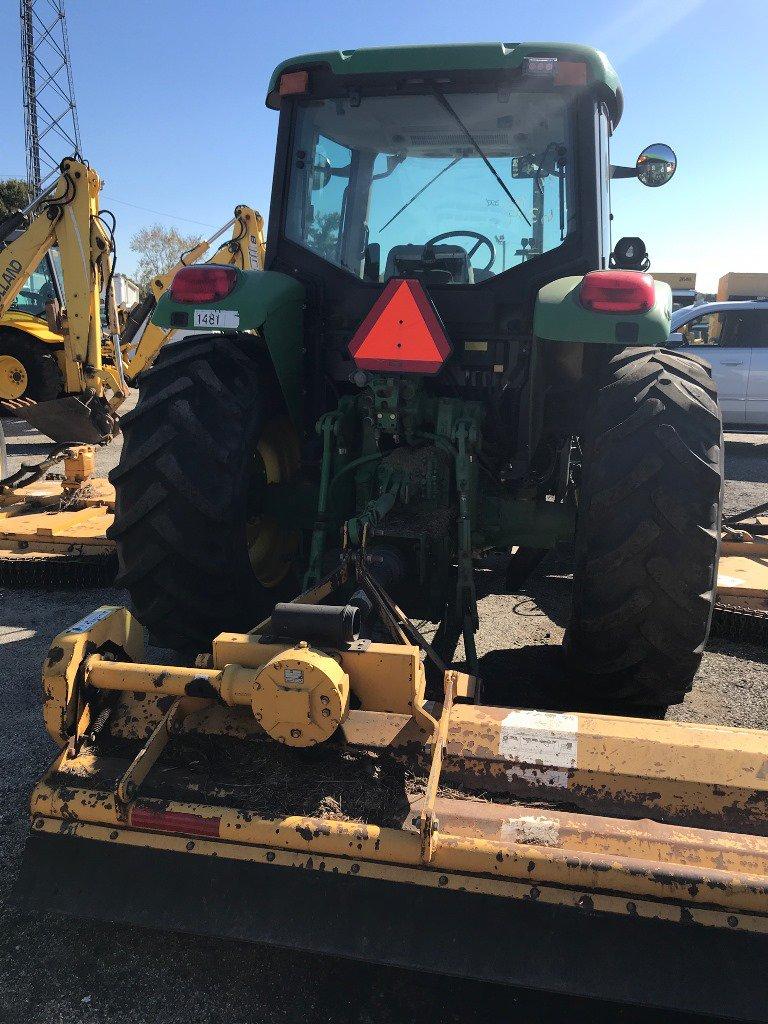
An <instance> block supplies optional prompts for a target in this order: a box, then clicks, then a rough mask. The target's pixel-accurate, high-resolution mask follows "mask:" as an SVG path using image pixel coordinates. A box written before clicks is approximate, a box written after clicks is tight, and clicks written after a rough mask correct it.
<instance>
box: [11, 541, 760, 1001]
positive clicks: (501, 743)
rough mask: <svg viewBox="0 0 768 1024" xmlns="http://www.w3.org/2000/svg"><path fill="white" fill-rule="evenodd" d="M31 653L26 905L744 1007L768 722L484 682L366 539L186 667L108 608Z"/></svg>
mask: <svg viewBox="0 0 768 1024" xmlns="http://www.w3.org/2000/svg"><path fill="white" fill-rule="evenodd" d="M355 577H357V579H356V583H357V586H358V590H356V591H355V594H354V595H353V597H352V600H351V602H350V603H348V604H347V605H340V606H334V605H328V604H319V603H318V602H320V601H327V600H328V599H329V598H331V597H332V596H333V593H334V592H335V591H336V589H337V588H339V587H342V586H344V585H345V584H347V585H348V583H349V580H350V579H355ZM370 605H374V606H375V607H376V608H377V609H378V612H379V615H380V619H381V623H382V624H383V625H385V626H386V628H387V629H388V631H389V638H388V640H387V642H372V641H368V640H361V639H359V635H358V629H359V617H360V613H361V607H365V606H370ZM425 664H426V665H429V666H430V667H431V668H432V669H433V670H435V669H436V670H439V671H440V672H441V673H442V678H443V689H444V696H443V699H442V700H441V701H433V700H427V699H426V698H425V688H426V673H425ZM43 677H44V716H45V723H46V727H47V729H48V732H49V733H50V735H51V737H52V738H53V739H54V740H55V742H56V743H57V744H58V745H59V746H60V747H61V753H60V754H59V755H58V757H57V758H56V760H55V762H54V764H53V766H52V767H51V769H50V770H49V771H48V772H47V774H46V775H45V777H44V778H43V779H42V781H41V782H40V783H39V784H38V785H37V786H36V788H35V790H34V793H33V796H32V804H31V811H32V822H31V823H32V829H31V834H30V836H29V839H28V844H27V848H26V851H25V854H24V858H23V868H22V886H23V888H24V890H25V892H26V896H27V899H30V898H31V899H32V900H33V902H35V903H36V904H38V905H41V906H43V907H45V908H48V909H51V908H53V909H57V910H61V911H64V912H68V913H74V914H77V915H86V916H94V917H97V918H102V919H106V920H110V921H126V922H132V923H138V924H141V925H152V926H159V927H172V928H174V929H178V930H186V931H191V932H205V933H209V934H210V933H213V934H218V935H221V936H227V937H231V938H236V939H250V940H254V941H257V942H262V943H270V944H275V945H278V946H291V947H298V948H300V949H305V950H313V951H319V952H322V953H334V954H339V955H342V956H346V957H353V958H357V959H363V960H369V961H374V962H381V963H389V964H396V965H400V966H403V967H408V968H413V969H424V970H430V971H438V972H443V973H447V974H456V975H466V976H470V977H475V978H481V979H485V980H489V981H495V982H499V981H501V982H507V983H511V984H515V985H525V986H529V987H538V988H543V989H548V990H560V991H566V992H571V993H578V994H581V995H588V996H595V997H602V998H606V999H611V1000H617V1001H628V1002H632V1003H639V1004H643V1005H645V1004H647V1005H651V1006H662V1007H669V1008H672V1007H674V1008H678V1009H687V1010H692V1011H706V1012H708V1013H722V1014H728V1015H729V1016H730V1017H732V1018H733V1019H746V1020H759V1019H760V1020H762V1019H764V1018H763V1016H762V1013H763V1009H764V994H765V984H764V974H763V971H762V964H763V962H764V956H765V952H766V949H767V948H768V934H767V933H768V799H767V797H768V734H767V733H765V732H758V731H752V730H743V729H729V728H721V727H716V726H706V725H690V724H680V723H674V722H663V721H661V722H659V721H647V720H640V719H631V718H618V717H610V716H603V715H593V714H578V713H552V712H544V711H535V710H520V709H510V708H501V707H490V706H485V705H483V704H481V703H478V702H477V701H478V696H479V691H478V689H477V680H476V679H474V678H473V677H471V676H469V675H467V674H465V673H463V672H460V671H458V670H456V669H454V668H449V667H446V666H445V665H444V664H443V663H442V662H441V660H440V658H439V656H438V655H437V654H436V653H435V651H434V650H433V649H432V648H431V647H430V645H429V644H428V643H427V642H426V641H425V640H424V639H423V638H422V637H421V636H420V635H419V634H418V633H417V632H416V630H415V629H414V627H413V626H412V625H411V624H410V623H409V622H408V620H407V619H406V618H405V617H404V615H403V614H402V612H401V611H400V610H399V608H398V607H397V606H396V605H395V604H394V603H393V602H392V601H391V599H390V598H389V597H388V595H387V594H386V593H385V591H384V590H383V589H382V588H381V586H380V585H379V584H378V583H377V581H376V580H375V579H374V578H373V577H372V576H371V575H369V573H368V572H367V570H366V568H365V563H364V561H363V560H361V559H360V557H359V556H356V557H352V556H349V557H348V558H347V559H346V560H345V561H343V562H342V565H341V567H340V569H338V570H337V571H336V572H335V573H334V575H333V576H332V577H329V578H328V579H326V580H324V581H323V582H322V583H321V584H320V585H318V586H317V587H316V588H314V589H313V590H312V591H310V592H307V593H305V594H303V595H302V596H301V597H300V598H298V599H297V601H296V602H293V603H290V604H282V605H277V606H276V607H275V610H274V612H273V614H272V616H271V618H270V619H268V620H266V621H264V622H262V623H261V624H259V625H258V626H257V627H256V628H255V629H253V630H251V631H250V632H248V633H222V634H220V635H219V636H218V637H216V639H215V640H214V641H213V645H212V652H211V654H210V655H207V656H204V657H200V658H198V664H197V665H196V666H194V667H172V666H163V665H152V664H146V663H145V662H144V647H143V640H142V630H141V628H140V626H139V624H138V623H137V622H136V621H135V619H134V618H133V617H132V616H131V615H130V613H129V612H128V611H127V610H126V609H124V608H115V607H103V608H100V609H98V610H97V611H96V612H94V613H93V614H91V615H90V616H88V617H87V618H85V619H83V620H82V621H81V622H79V623H77V624H76V625H75V626H72V627H71V628H69V629H68V630H66V631H65V632H63V633H61V634H60V635H59V636H58V637H57V638H56V639H55V640H54V642H53V644H52V646H51V649H50V652H49V655H48V658H47V660H46V663H45V666H44V671H43ZM119 879H124V880H130V884H126V885H123V884H119V883H118V880H119ZM671 964H678V965H679V969H675V970H671V969H670V965H671ZM715 965H719V967H718V968H717V969H714V968H715Z"/></svg>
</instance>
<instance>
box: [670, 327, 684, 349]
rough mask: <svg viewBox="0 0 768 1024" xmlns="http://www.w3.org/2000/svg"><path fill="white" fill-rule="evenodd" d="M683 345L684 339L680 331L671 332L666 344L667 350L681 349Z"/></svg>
mask: <svg viewBox="0 0 768 1024" xmlns="http://www.w3.org/2000/svg"><path fill="white" fill-rule="evenodd" d="M684 344H685V337H684V336H683V333H682V331H672V333H671V334H670V336H669V341H668V342H667V348H682V346H683V345H684Z"/></svg>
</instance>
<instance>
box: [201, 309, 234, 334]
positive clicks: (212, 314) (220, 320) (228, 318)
mask: <svg viewBox="0 0 768 1024" xmlns="http://www.w3.org/2000/svg"><path fill="white" fill-rule="evenodd" d="M239 326H240V314H239V313H238V312H237V310H236V309H196V310H195V327H208V328H210V329H211V330H225V329H228V328H231V327H239Z"/></svg>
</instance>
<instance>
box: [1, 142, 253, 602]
mask: <svg viewBox="0 0 768 1024" xmlns="http://www.w3.org/2000/svg"><path fill="white" fill-rule="evenodd" d="M100 189H101V180H100V178H99V176H98V174H97V173H96V172H95V171H94V170H93V169H92V168H90V167H88V166H87V164H85V163H83V162H82V161H80V160H76V159H74V158H72V159H67V160H64V161H63V162H62V164H61V175H60V177H59V178H58V179H57V180H56V182H54V184H53V185H52V186H51V187H50V188H49V189H48V190H46V192H44V193H43V194H42V195H41V196H40V197H38V199H37V200H35V201H34V202H33V203H31V204H30V206H29V207H28V208H27V209H26V210H24V211H21V213H20V214H18V215H15V216H14V217H13V218H10V219H9V221H6V222H5V229H4V228H3V225H0V232H2V231H3V230H6V231H8V232H9V235H8V236H6V237H10V238H11V240H10V241H9V242H8V243H7V244H6V246H5V248H4V249H2V250H0V411H3V412H5V413H6V414H11V415H15V416H19V417H22V418H23V419H25V420H26V421H27V422H28V423H30V424H31V425H32V426H33V427H36V428H37V429H38V430H40V432H41V433H43V434H46V435H48V436H49V437H51V438H52V439H53V440H54V441H55V442H57V446H58V447H57V448H56V449H55V450H54V451H53V452H51V453H50V455H49V456H48V457H47V458H46V459H44V460H43V461H42V462H40V463H38V464H24V465H22V467H21V469H20V470H19V471H18V472H16V473H14V474H13V475H11V476H9V477H5V479H0V578H2V579H6V580H7V579H16V578H17V577H18V574H19V572H21V573H24V574H26V573H28V571H29V569H30V567H31V566H34V567H44V568H45V570H46V573H47V577H46V578H47V579H50V578H51V574H53V576H57V575H58V570H59V569H62V570H63V571H64V574H65V575H64V576H63V577H62V578H67V579H71V578H72V575H71V571H72V568H73V563H77V565H78V566H79V569H80V571H79V572H78V574H76V579H77V580H78V581H80V582H85V581H86V580H87V579H88V578H89V577H92V578H94V579H101V578H103V575H104V572H105V571H107V572H108V571H110V566H111V565H112V563H113V560H114V545H113V544H112V543H111V542H110V541H108V540H107V538H106V530H107V529H108V527H109V526H110V524H111V522H112V514H113V510H114V488H113V487H112V486H111V485H110V484H109V483H108V482H107V481H106V480H103V479H99V478H97V477H95V476H94V461H95V460H94V454H95V447H94V446H96V445H99V444H103V443H106V442H108V441H109V440H110V439H111V438H112V437H113V436H114V434H115V433H116V432H117V429H118V418H117V410H118V409H119V408H120V406H121V405H122V403H123V402H124V400H125V398H126V396H127V394H128V391H129V388H130V385H131V384H132V383H133V382H134V381H136V379H137V378H138V376H139V374H140V373H142V372H143V371H145V370H147V369H148V368H149V367H150V366H151V365H152V363H153V362H154V360H155V358H156V356H157V354H158V352H159V351H160V349H161V348H162V346H163V345H164V344H166V342H167V341H168V340H169V339H170V338H171V337H172V336H173V335H174V334H176V333H177V332H176V331H174V330H173V329H164V328H160V327H157V326H155V325H154V324H152V323H150V316H151V314H152V311H153V309H154V307H155V304H156V302H157V299H158V298H159V297H160V296H162V295H163V293H164V292H165V291H166V289H167V288H168V287H169V286H170V283H171V281H172V280H173V277H174V275H175V273H176V271H177V270H179V269H180V268H181V267H184V266H188V265H190V264H193V263H195V262H197V261H198V260H200V259H201V258H202V257H203V256H204V255H205V253H206V252H207V251H208V249H210V247H211V246H212V245H213V244H214V242H215V241H216V240H217V239H218V238H219V237H220V236H221V235H222V234H224V233H225V232H226V231H228V230H229V229H230V228H232V235H231V238H230V239H229V240H227V241H225V242H224V243H222V244H221V245H219V246H218V248H217V249H216V250H215V252H214V254H213V256H212V257H211V259H210V260H209V262H210V263H212V264H219V265H224V266H232V267H237V268H238V269H241V270H251V269H258V268H260V267H261V266H263V253H264V235H263V220H262V218H261V215H260V214H258V213H257V212H256V211H254V210H252V209H251V208H250V207H248V206H245V205H239V206H237V207H236V208H235V211H234V216H233V217H232V219H231V220H230V221H228V222H227V223H226V224H225V225H224V226H223V227H222V228H220V229H219V230H218V231H216V232H215V233H214V234H213V235H212V236H211V237H210V238H208V239H205V240H202V241H200V242H199V243H198V244H197V245H196V246H195V247H194V248H193V249H191V250H190V251H189V252H187V253H184V254H183V255H182V257H181V259H180V260H179V262H178V263H177V264H176V266H174V267H173V268H171V270H169V271H168V272H167V273H165V274H163V275H161V276H158V277H157V278H155V279H154V280H153V281H152V282H151V285H150V292H149V295H148V297H147V298H146V299H145V300H144V302H142V303H141V304H140V305H139V306H138V307H137V308H136V309H135V310H134V311H132V313H131V315H130V316H129V318H128V322H127V324H126V326H125V329H124V330H123V332H122V334H121V333H120V332H119V330H118V327H119V324H118V317H117V310H116V308H115V301H114V292H113V289H112V275H113V273H114V244H113V238H112V235H113V231H114V224H113V223H110V224H108V223H107V222H106V220H105V214H107V211H102V210H101V209H100V207H99V192H100ZM107 215H108V214H107ZM23 224H26V226H24V227H22V225H23ZM102 299H103V305H104V310H105V313H106V318H107V323H108V328H107V329H106V330H105V328H104V326H103V323H102ZM59 464H62V467H61V468H63V475H62V474H59V475H57V476H54V475H52V473H51V471H52V470H53V469H54V468H55V467H57V466H59ZM93 570H96V574H95V576H94V575H93Z"/></svg>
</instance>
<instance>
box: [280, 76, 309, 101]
mask: <svg viewBox="0 0 768 1024" xmlns="http://www.w3.org/2000/svg"><path fill="white" fill-rule="evenodd" d="M308 90H309V72H308V71H287V72H286V73H285V74H284V75H280V88H279V90H278V91H279V93H280V95H281V96H303V95H304V93H305V92H307V91H308Z"/></svg>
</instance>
